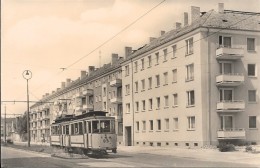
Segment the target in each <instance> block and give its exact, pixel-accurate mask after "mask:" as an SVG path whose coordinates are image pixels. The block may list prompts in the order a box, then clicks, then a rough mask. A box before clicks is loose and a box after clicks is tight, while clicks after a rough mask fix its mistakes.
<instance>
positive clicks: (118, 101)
mask: <svg viewBox="0 0 260 168" xmlns="http://www.w3.org/2000/svg"><path fill="white" fill-rule="evenodd" d="M110 102H111V103H117V104H120V103H122V97H114V98H112V99H110Z"/></svg>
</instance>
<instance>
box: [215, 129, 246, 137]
mask: <svg viewBox="0 0 260 168" xmlns="http://www.w3.org/2000/svg"><path fill="white" fill-rule="evenodd" d="M217 135H218V139H245V138H246V131H245V129H243V128H232V129H225V130H218V131H217Z"/></svg>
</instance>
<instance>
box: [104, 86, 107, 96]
mask: <svg viewBox="0 0 260 168" xmlns="http://www.w3.org/2000/svg"><path fill="white" fill-rule="evenodd" d="M105 96H107V88H106V87H104V88H103V97H105Z"/></svg>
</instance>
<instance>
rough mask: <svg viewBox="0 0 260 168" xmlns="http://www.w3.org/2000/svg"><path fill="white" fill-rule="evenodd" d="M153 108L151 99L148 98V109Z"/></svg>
mask: <svg viewBox="0 0 260 168" xmlns="http://www.w3.org/2000/svg"><path fill="white" fill-rule="evenodd" d="M152 109H153V99H149V110H152Z"/></svg>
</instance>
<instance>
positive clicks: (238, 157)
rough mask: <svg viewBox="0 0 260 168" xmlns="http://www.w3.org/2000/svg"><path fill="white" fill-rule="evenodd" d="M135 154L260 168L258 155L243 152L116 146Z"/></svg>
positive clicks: (119, 149)
mask: <svg viewBox="0 0 260 168" xmlns="http://www.w3.org/2000/svg"><path fill="white" fill-rule="evenodd" d="M120 151H125V152H133V153H135V152H137V153H149V154H157V155H168V156H174V157H181V158H193V159H197V160H205V161H215V162H218V161H221V162H232V163H243V164H251V165H253V166H257V167H260V153H250V152H245V151H244V150H239V151H234V152H219V151H218V149H202V148H192V149H188V148H178V147H151V146H147V147H146V146H145V147H139V146H118V153H120ZM258 151H259V150H258Z"/></svg>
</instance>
